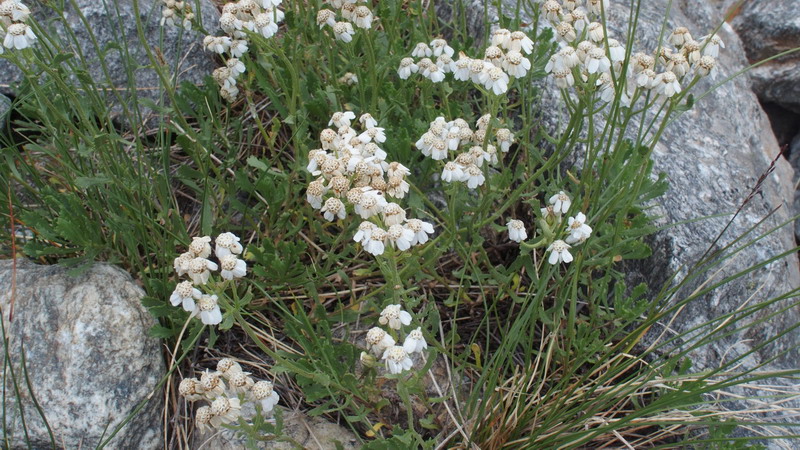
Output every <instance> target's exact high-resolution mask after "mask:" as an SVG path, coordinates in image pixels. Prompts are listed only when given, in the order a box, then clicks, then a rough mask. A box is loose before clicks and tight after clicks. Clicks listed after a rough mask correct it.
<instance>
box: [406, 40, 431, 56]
mask: <svg viewBox="0 0 800 450" xmlns="http://www.w3.org/2000/svg"><path fill="white" fill-rule="evenodd" d="M411 56H413V57H415V58H424V57H430V56H433V50H431V48H430V47H428V44H426V43H424V42H420V43H419V44H417V46H416V47H414V50H413V51H412V52H411Z"/></svg>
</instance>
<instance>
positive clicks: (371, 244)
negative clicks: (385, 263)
mask: <svg viewBox="0 0 800 450" xmlns="http://www.w3.org/2000/svg"><path fill="white" fill-rule="evenodd" d="M386 237H387V233H386V230H384V229H383V228H379V227H377V226H376V227H374V228H373V229H372V230H371V231H370V233H369V236H368V237H366V238H365V241H362V242H361V245H363V246H364V250H365V251H366V252H367V253H370V254H372V255H375V256H378V255H382V254H383V252H384V250H386Z"/></svg>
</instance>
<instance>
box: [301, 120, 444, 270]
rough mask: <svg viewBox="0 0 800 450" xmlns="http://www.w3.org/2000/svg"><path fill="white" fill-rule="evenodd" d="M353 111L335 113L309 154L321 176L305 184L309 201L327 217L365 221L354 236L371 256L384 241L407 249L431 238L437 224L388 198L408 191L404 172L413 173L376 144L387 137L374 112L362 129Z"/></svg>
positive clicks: (310, 166)
mask: <svg viewBox="0 0 800 450" xmlns="http://www.w3.org/2000/svg"><path fill="white" fill-rule="evenodd" d="M355 117H356V116H355V114H354V113H353V112H351V111H345V112H337V113H334V114H333V116H332V117H331V120H330V122H329V123H328V125H329V126H333V127H336V131H334V129H333V128H326V129H324V130H322V132H321V133H320V143H321V145H322V147H321V148H318V149H314V150H311V151H310V152H309V153H308V161H309V162H308V166H307V167H306V169H307V170H308V172H310V173H311V175H313V176H315V177H318V178H316V179H315V180H313V181H311V182H310V183H309V184H308V187H307V188H306V200H307V201H308V203H309V204H310V205H311V207H312V208H314V209H317V210H319V211H320V212H321V213H322V215H323V217H324V218H325V219H326V220H328V221H334V220H344V219H345V218H346V217H347V215H348V210H350V211H351V212H350V214H354V215H357V216H359V217H360V218H361V220H362V222H361V224H360V225H359V227H358V231H357V232H356V233H355V235H354V236H353V240H355V241H356V242H358V243H360V244H361V245H362V247H363V248H364V250H366V251H367V252H368V253H371V254H373V255H382V254H383V253H384V251H385V249H386V246H387V245H388V246H392V247H394V248H397V249H398V250H401V251H404V250H408V249H409V248H411V247H412V246H414V245H421V244H424V243H425V242H427V241H428V236H429V235H430V234H432V233H433V231H434V230H433V225H432V224H431V223H428V222H425V221H422V220H420V219H414V218H408V217H407V214H406V210H405V209H404V208H403V207H402V206H400V205H399V204H398V203H396V202H390V201H389V200H388V199H387V198H389V199H394V200H401V199H403V198H404V197H405V196H406V194H408V191H409V187H410V185H409V183H408V181H406V177H407V176H408V175H409V174H410V173H411V172H410V171H409V169H408V168H407V167H406V166H404V165H403V164H401V163H399V162H396V161H392V162H387V161H386V158H387V154H386V152H385V151H384V150H383V149H381V148H380V147H379V146H378V144H382V143H384V142H386V135H385V133H384V129H383V128H382V127H379V126H377V125H378V122H377V120H375V119H374V118H373V117H372V116H371V115H370V114H363V115H361V117H360V118H359V120H358V121H359V123H360V124H361V128H362V131H361V133H358V132H357V131H356V130H355V129H353V128H351V126H350V125H351V122H352V121H354V120H355Z"/></svg>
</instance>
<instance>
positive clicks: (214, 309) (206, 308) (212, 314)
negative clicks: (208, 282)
mask: <svg viewBox="0 0 800 450" xmlns="http://www.w3.org/2000/svg"><path fill="white" fill-rule="evenodd" d="M198 312H199V314H200V320H201V321H203V323H204V324H206V325H216V324H218V323H220V322H222V312H221V311H220V309H219V305H218V304H217V296H216V295H202V296H200V298H199V299H198V300H197V308H196V309H195V313H198Z"/></svg>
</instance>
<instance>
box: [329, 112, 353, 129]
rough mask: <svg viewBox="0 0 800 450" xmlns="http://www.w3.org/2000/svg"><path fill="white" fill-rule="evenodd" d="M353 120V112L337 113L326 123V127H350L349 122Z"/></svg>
mask: <svg viewBox="0 0 800 450" xmlns="http://www.w3.org/2000/svg"><path fill="white" fill-rule="evenodd" d="M355 119H356V113H354V112H353V111H344V112H342V111H337V112H335V113H333V115H332V116H331V120H330V121H328V126H331V125H333V126H335V127H337V128H342V127H350V123H351V121H352V120H355Z"/></svg>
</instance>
